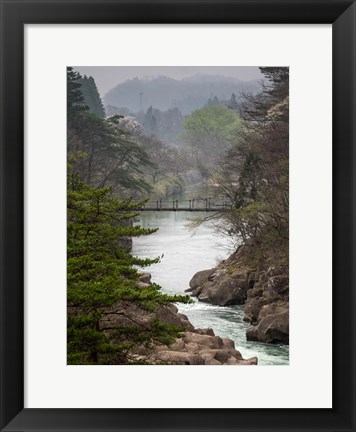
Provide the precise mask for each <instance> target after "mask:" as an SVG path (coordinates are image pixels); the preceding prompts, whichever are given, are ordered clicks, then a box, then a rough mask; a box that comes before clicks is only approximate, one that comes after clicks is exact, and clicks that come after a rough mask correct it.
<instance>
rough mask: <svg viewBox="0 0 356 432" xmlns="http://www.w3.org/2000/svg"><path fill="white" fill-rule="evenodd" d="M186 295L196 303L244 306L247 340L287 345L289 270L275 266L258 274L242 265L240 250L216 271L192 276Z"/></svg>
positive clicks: (285, 267) (286, 267) (209, 270)
mask: <svg viewBox="0 0 356 432" xmlns="http://www.w3.org/2000/svg"><path fill="white" fill-rule="evenodd" d="M189 285H190V288H189V289H188V290H187V292H190V293H191V295H192V296H194V297H197V298H198V300H199V301H201V302H206V303H211V304H214V305H219V306H229V305H235V304H243V305H244V318H243V319H244V321H246V322H248V323H250V324H251V327H249V329H248V330H247V332H246V336H247V339H248V340H256V341H260V342H271V343H275V342H281V343H288V340H289V325H288V322H289V311H288V308H289V268H288V265H287V264H285V263H284V264H283V265H282V264H279V265H277V264H275V265H273V266H270V267H269V268H265V269H262V270H259V271H258V272H257V271H255V270H253V269H252V268H249V267H248V265H246V257H244V249H243V248H242V247H240V248H239V249H238V250H237V251H236V252H235V253H234V254H233V255H231V257H229V258H228V259H227V260H226V261H223V262H221V263H220V264H219V265H218V266H217V267H216V268H213V269H208V270H203V271H200V272H198V273H196V274H195V275H194V276H193V278H192V279H191V281H190V284H189Z"/></svg>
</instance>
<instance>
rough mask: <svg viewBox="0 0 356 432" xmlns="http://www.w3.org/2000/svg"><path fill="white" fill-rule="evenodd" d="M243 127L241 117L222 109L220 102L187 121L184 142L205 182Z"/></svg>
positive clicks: (199, 110) (183, 136) (194, 114)
mask: <svg viewBox="0 0 356 432" xmlns="http://www.w3.org/2000/svg"><path fill="white" fill-rule="evenodd" d="M241 126H242V123H241V120H240V119H239V117H238V116H237V114H236V113H235V112H233V111H232V110H229V109H228V108H227V107H225V106H222V105H218V102H216V103H213V102H212V104H211V105H208V106H206V107H204V108H201V109H198V110H196V111H194V112H193V113H192V114H191V115H189V116H187V117H186V118H185V122H184V127H185V132H184V133H183V135H182V138H183V141H184V142H185V143H186V145H187V146H188V148H189V149H190V150H191V155H192V158H194V159H195V161H196V165H197V167H198V168H199V170H200V172H201V174H202V175H203V177H204V178H207V177H208V176H209V175H210V174H211V172H213V171H214V167H215V165H216V163H217V161H218V160H219V158H220V157H221V156H222V155H223V154H224V152H225V151H226V150H227V149H228V148H229V147H230V145H231V142H232V140H233V139H234V138H235V137H236V134H237V132H238V130H239V129H240V128H241Z"/></svg>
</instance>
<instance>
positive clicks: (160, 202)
mask: <svg viewBox="0 0 356 432" xmlns="http://www.w3.org/2000/svg"><path fill="white" fill-rule="evenodd" d="M159 208H160V209H161V208H162V200H161V199H160V200H159Z"/></svg>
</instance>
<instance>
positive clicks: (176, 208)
mask: <svg viewBox="0 0 356 432" xmlns="http://www.w3.org/2000/svg"><path fill="white" fill-rule="evenodd" d="M176 210H178V200H176Z"/></svg>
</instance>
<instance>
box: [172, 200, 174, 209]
mask: <svg viewBox="0 0 356 432" xmlns="http://www.w3.org/2000/svg"><path fill="white" fill-rule="evenodd" d="M172 203H173V210H175V209H174V200H173V201H172Z"/></svg>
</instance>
